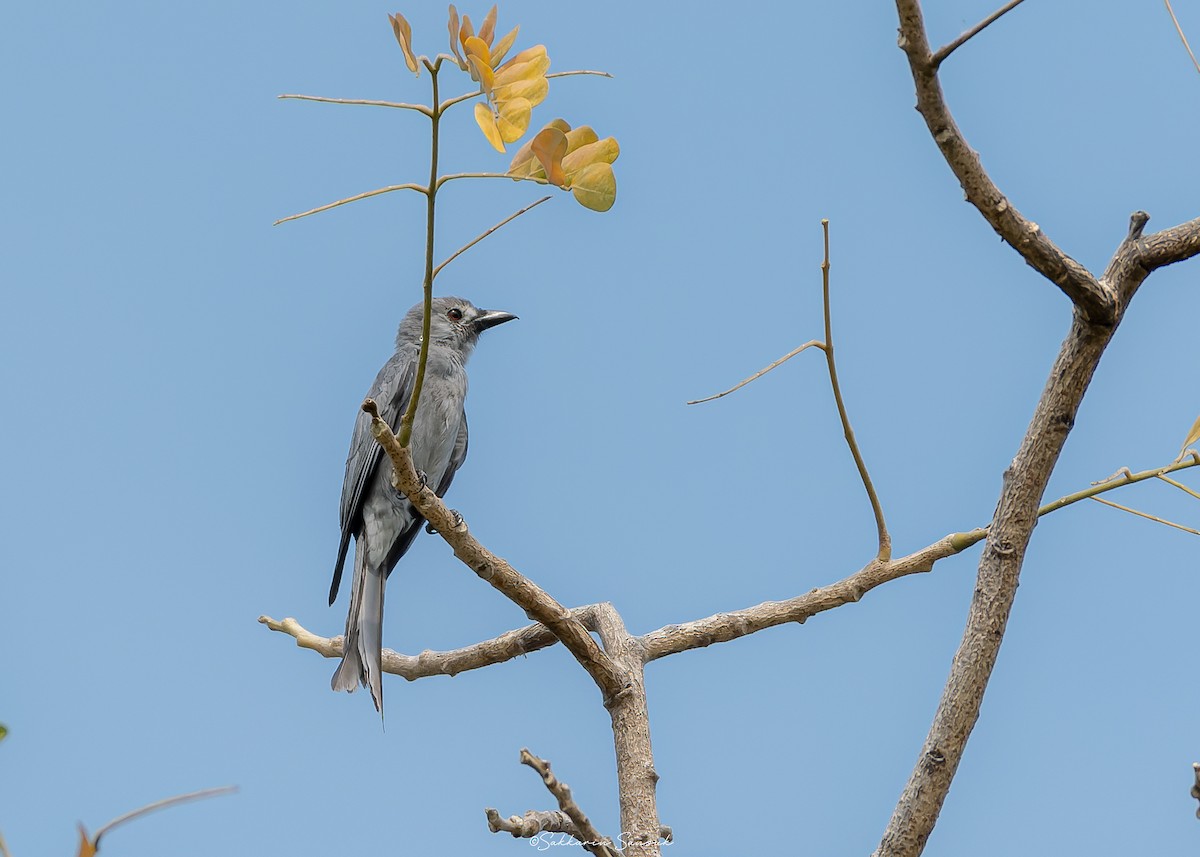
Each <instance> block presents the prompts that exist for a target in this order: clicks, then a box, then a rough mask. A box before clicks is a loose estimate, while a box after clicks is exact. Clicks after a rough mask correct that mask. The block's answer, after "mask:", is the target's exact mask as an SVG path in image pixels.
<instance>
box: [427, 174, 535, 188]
mask: <svg viewBox="0 0 1200 857" xmlns="http://www.w3.org/2000/svg"><path fill="white" fill-rule="evenodd" d="M459 179H510V180H512V181H515V182H533V183H534V184H550V182H549V181H547V180H546V179H544V178H538V177H537V176H514V175H511V174H509V173H452V174H451V175H448V176H442V177H441V178H439V179H438V180H437V184H436V185H435V186H434V187H436V188H438V189H440V188H441V186H442V185H444V184H446V182H452V181H458V180H459Z"/></svg>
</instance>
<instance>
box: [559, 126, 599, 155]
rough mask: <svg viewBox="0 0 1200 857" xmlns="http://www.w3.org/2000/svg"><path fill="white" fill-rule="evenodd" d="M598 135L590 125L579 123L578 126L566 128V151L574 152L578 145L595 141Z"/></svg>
mask: <svg viewBox="0 0 1200 857" xmlns="http://www.w3.org/2000/svg"><path fill="white" fill-rule="evenodd" d="M599 139H600V137H599V136H598V135H597V134H596V132H595V131H593V130H592V126H591V125H580V126H579V127H578V128H576V129H574V130H571V129H570V128H568V129H567V151H568V152H574V151H575V150H576V149H578V148H579V147H580V146H586V145H587V144H588V143H595V142H596V141H597V140H599Z"/></svg>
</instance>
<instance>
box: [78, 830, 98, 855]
mask: <svg viewBox="0 0 1200 857" xmlns="http://www.w3.org/2000/svg"><path fill="white" fill-rule="evenodd" d="M79 857H96V846H95V845H93V844H92V840H91V839H89V838H88V834H87V831H86V830H84V828H83V825H82V824H81V825H79Z"/></svg>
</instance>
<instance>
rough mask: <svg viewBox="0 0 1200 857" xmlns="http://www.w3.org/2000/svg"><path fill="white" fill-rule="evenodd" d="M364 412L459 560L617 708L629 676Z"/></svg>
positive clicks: (405, 484) (406, 489) (398, 478)
mask: <svg viewBox="0 0 1200 857" xmlns="http://www.w3.org/2000/svg"><path fill="white" fill-rule="evenodd" d="M363 410H365V411H366V412H367V413H369V414H370V415H371V418H372V419H371V433H372V434H373V435H374V436H375V439H376V440H377V441H378V442H379V444H380V446H382V447H383V449H384V452H386V453H387V455H388V457H389V458H390V459H391V461H392V468H393V470H394V476H393V481H394V484H395V486H396V488H397V490H399V491H401V492H402V493H403V494H404V495H405V496H406V497H408V499H409V501H410V502H411V503H412V504H413V506H415V507H416V509H417V511H418V512H420V513H421V515H422V516H423V517H424V518H425V520H426V521H428V522H429V524H430V526H432V527H433V528H434V529H435V530H436V531H437V532H438V534H439V535H440V536H441V537H442V538H443V539H445V540H446V543H447V544H449V545H450V547H451V548H453V549H454V555H455V556H457V557H458V558H459V559H460V560H462V561H463V563H465V564H466V565H467V567H469V568H470V569H471V570H472V571H474V572H475V573H476V574H477V575H479V577H480V578H482V579H483V580H485V581H487V582H488V583H490V584H491V585H492V586H493V587H495V588H496V589H498V590H499V591H500V592H501V593H503V594H504V595H505V596H506V597H507V598H508V599H509V600H510V601H512V602H513V603H515V604H517V605H518V606H519V607H521V609H523V610H524V611H525V614H526V615H527V616H529V618H531V619H534V620H536V621H538V622H541V623H542V624H543V625H545V626H546V627H547V628H549V629H550V630H551V631H552V632H553V633H554V636H556V637H558V639H560V640H561V641H562V643H563V645H564V646H566V647H567V651H569V652H570V653H571V654H572V655H574V656H575V659H576V660H577V661H579V663H580V665H581V666H582V667H583V668H584V669H585V670H587V673H588V675H590V676H591V677H592V680H593V681H595V682H596V686H597V687H598V688H600V692H601V693H602V694H603V695H604V704H605V705H606V706H611V705H612V704H613V703H614V701H615V700H616V699H617V697H618V696H620V695H621V694H622V693H623V692H624V691H625V686H626V683H627V678H626V676H625V675H624V674H623V673H624V671H623V670H621V669H620V668H618V667H617V665H616V664H614V663H613V661H612V659H611V658H610V657H609V656H608V655H607V654H605V653H604V652H603V651H602V650H601V649H600V647H599V646H598V645H597V644H596V641H595V640H593V639H592V636H591V635H590V634H589V633H588V631H587V629H586V628H585V627H584V626H583V624H582V623H581V622H579V620H578V619H576V618H575V617H573V616H572V615H571V611H570V610H568V609H567V608H566V607H563V606H562V605H561V604H559V603H558V602H557V601H555V600H554V599H553V598H552V597H551V596H550V595H549V594H548V593H547V592H546V591H545V590H543V589H542V588H541V587H540V586H538V585H537V584H536V583H534V582H533V581H531V580H529V579H528V578H526V577H524V576H523V575H521V574H520V573H518V572H517V570H516V569H514V568H513V567H512V566H511V565H509V563H508V562H507V561H506V560H504V559H502V558H501V557H498V556H496V555H495V554H494V553H492V552H491V551H489V550H488V549H487V548H485V547H484V546H483V545H482V544H480V543H479V541H478V540H476V539H475V537H474V536H472V535H471V533H470V531H469V530H468V529H467V525H466V522H464V521H463V519H462V518H461V517H460V516H459V515H458V514H457V513H454V512H451V511H450V509H448V508H447V507H446V504H445V503H443V502H442V500H441V498H440V497H438V496H437V495H436V494H435V493H434V492H433V489H432V488H429V487H428V486H427V485H425V484H424V483H423V482H422V481H421V479H420V477H419V476H418V475H417V471H416V469H415V468H414V467H413V462H412V454H411V453H410V452H409V450H408V449H407V448H406V447H403V446H401V445H400V442H399V439H398V438H397V437H396V435H394V434H393V433H392V430H391V428H390V427H389V426H388V424H387V423H386V422H384V421H383V420H382V419H381V418H380V417H379V410H378V408H377V407H376V406H375V403H374V402H373V401H371V400H370V399H367V400H366V401H365V402H363Z"/></svg>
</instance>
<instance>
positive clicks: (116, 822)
mask: <svg viewBox="0 0 1200 857" xmlns="http://www.w3.org/2000/svg"><path fill="white" fill-rule="evenodd" d="M236 791H237V786H219V787H217V788H215V789H201V790H200V791H195V792H188V793H187V794H182V795H175V796H174V797H168V798H163V799H162V800H156V801H155V802H154V803H149V804H146V805H145V806H143V807H140V808H138V809H135V810H133V812H127V813H125V814H124V815H122V816H120V817H118V818H114V819H113V820H112V821H110V822H109V823H108V824H106V825H104V826H103V827H101V828H100V829H99V830H97V831H96V835H95V836H93V837H92V838H91V844H92V848H93V850H95V851H98V850H100V837H102V836H103V835H104V834H106V833H108V832H109V831H110V830H113V829H114V828H117V827H120V826H121V825H122V824H124V823H125V822H127V821H133V820H134V819H135V818H139V817H141V816H143V815H149V814H150V813H152V812H157V811H158V810H160V809H166V808H167V807H170V806H178V805H179V804H181V803H190V802H191V801H194V800H203V799H205V798H210V797H216V796H217V795H225V794H231V793H233V792H236ZM79 829H80V833H81V834H82V833H83V832H84V831H83V825H80V826H79Z"/></svg>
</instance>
